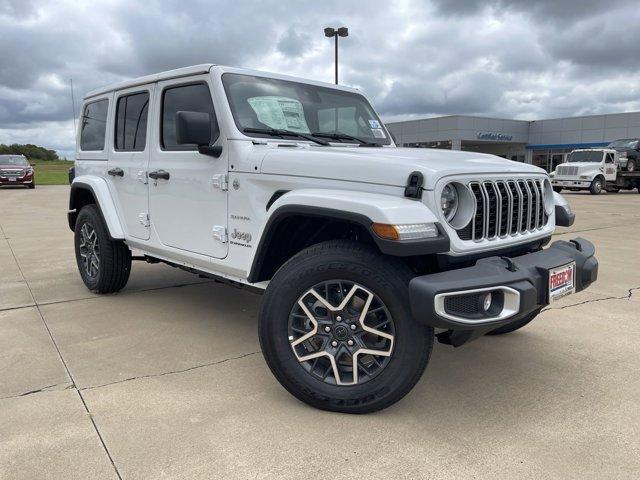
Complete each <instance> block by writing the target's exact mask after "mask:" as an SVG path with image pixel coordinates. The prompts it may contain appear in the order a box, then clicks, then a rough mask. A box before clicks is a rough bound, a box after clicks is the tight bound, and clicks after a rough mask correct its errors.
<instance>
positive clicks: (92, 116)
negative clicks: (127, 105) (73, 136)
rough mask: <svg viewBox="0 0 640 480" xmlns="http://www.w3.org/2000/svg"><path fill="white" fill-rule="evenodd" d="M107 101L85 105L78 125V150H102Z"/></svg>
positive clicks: (105, 127)
mask: <svg viewBox="0 0 640 480" xmlns="http://www.w3.org/2000/svg"><path fill="white" fill-rule="evenodd" d="M108 109H109V100H108V99H106V98H105V99H103V100H98V101H96V102H91V103H87V104H86V105H85V106H84V111H83V112H82V118H81V119H80V120H81V122H82V123H81V124H80V150H83V151H91V150H93V151H101V150H104V139H105V134H106V131H107V111H108Z"/></svg>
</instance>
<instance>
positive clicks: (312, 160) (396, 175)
mask: <svg viewBox="0 0 640 480" xmlns="http://www.w3.org/2000/svg"><path fill="white" fill-rule="evenodd" d="M301 150H304V152H302V151H301ZM415 171H420V172H422V174H423V175H424V188H426V189H427V190H432V189H433V188H434V186H435V184H436V181H437V180H438V179H440V178H441V177H444V176H446V175H454V174H472V175H483V174H495V173H509V174H514V173H516V174H517V173H522V174H525V175H526V174H541V173H545V171H544V170H543V169H541V168H538V167H535V166H533V165H529V164H525V163H521V162H514V161H511V160H506V159H504V158H501V157H497V156H495V155H487V154H483V153H474V152H463V151H456V150H438V149H430V148H394V147H388V148H371V147H316V146H311V145H299V146H298V147H295V148H283V147H280V148H278V147H275V148H269V149H268V151H267V153H266V154H265V156H264V157H263V161H262V173H267V174H275V175H296V176H305V177H314V178H326V179H332V180H346V181H351V182H366V183H375V184H380V185H391V186H398V187H404V186H405V185H406V183H407V179H408V178H409V175H410V174H411V172H415Z"/></svg>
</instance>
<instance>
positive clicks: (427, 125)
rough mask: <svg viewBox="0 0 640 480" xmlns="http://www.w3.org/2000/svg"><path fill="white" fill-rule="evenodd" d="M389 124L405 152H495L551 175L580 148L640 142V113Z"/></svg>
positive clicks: (462, 117)
mask: <svg viewBox="0 0 640 480" xmlns="http://www.w3.org/2000/svg"><path fill="white" fill-rule="evenodd" d="M386 125H387V127H388V128H389V130H391V132H392V133H393V135H394V137H395V138H396V142H397V144H398V145H400V146H403V147H421V148H445V149H453V150H467V151H472V152H482V153H491V154H494V155H499V156H501V157H505V158H508V159H511V160H517V161H520V162H526V163H532V164H534V165H537V166H539V167H542V168H544V169H545V170H547V171H552V170H554V169H555V167H556V166H557V165H558V164H559V163H562V162H563V161H564V160H565V158H566V156H567V154H568V153H569V152H571V151H572V150H575V149H576V148H592V147H603V146H605V145H607V144H609V143H610V142H612V141H614V140H618V139H621V138H640V112H631V113H614V114H608V115H589V116H583V117H569V118H554V119H551V120H535V121H526V120H507V119H500V118H486V117H473V116H466V115H452V116H447V117H435V118H424V119H416V120H407V121H403V122H393V123H387V124H386Z"/></svg>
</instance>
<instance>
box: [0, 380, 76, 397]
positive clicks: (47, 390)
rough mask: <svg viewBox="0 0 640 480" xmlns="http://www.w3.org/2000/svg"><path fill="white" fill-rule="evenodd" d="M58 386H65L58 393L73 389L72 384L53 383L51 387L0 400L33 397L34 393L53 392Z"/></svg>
mask: <svg viewBox="0 0 640 480" xmlns="http://www.w3.org/2000/svg"><path fill="white" fill-rule="evenodd" d="M60 385H67V386H66V387H65V388H63V389H62V390H60V391H63V390H68V389H69V388H73V384H72V383H69V382H62V383H54V384H53V385H47V386H46V387H42V388H37V389H35V390H29V391H28V392H24V393H19V394H18V395H9V396H8V397H0V400H7V399H9V398H20V397H26V396H28V395H33V394H35V393H42V392H51V391H53V390H51V389H52V388H55V387H58V386H60Z"/></svg>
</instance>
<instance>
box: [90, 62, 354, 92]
mask: <svg viewBox="0 0 640 480" xmlns="http://www.w3.org/2000/svg"><path fill="white" fill-rule="evenodd" d="M212 68H215V69H216V70H219V71H220V72H221V73H226V72H228V73H239V74H245V75H254V76H256V77H267V78H277V79H280V80H289V81H294V82H301V83H308V84H311V85H317V86H320V87H328V88H336V89H338V90H344V91H347V92H358V89H356V88H352V87H345V86H342V85H334V84H333V83H326V82H317V81H315V80H308V79H306V78H300V77H293V76H290V75H281V74H279V73H269V72H263V71H260V70H249V69H246V68H235V67H225V66H222V65H215V64H213V63H203V64H200V65H192V66H191V67H183V68H176V69H175V70H167V71H166V72H160V73H154V74H152V75H145V76H144V77H138V78H134V79H131V80H125V81H124V82H118V83H113V84H111V85H107V86H105V87H102V88H97V89H95V90H92V91H90V92H89V93H87V94H86V95H85V97H84V98H85V99H87V98H91V97H95V96H96V95H102V94H104V93H108V92H112V91H114V90H124V89H126V88H131V87H136V86H138V85H145V84H148V83H154V82H158V81H161V80H170V79H173V78H180V77H187V76H190V75H198V74H203V73H209V72H210V71H211V69H212Z"/></svg>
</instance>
